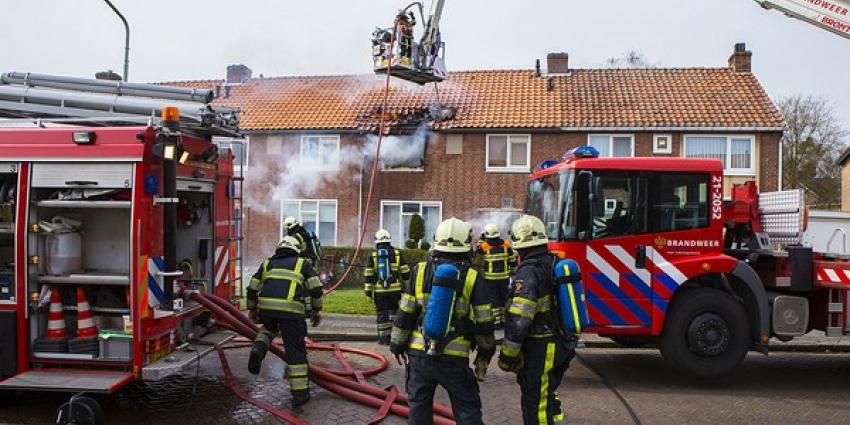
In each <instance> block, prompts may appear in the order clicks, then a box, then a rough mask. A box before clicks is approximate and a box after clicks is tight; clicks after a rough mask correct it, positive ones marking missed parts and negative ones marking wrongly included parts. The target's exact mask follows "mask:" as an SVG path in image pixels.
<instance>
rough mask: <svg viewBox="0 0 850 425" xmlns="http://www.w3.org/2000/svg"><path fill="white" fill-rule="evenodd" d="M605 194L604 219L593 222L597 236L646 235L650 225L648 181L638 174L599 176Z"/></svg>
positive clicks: (600, 218) (603, 194) (611, 173)
mask: <svg viewBox="0 0 850 425" xmlns="http://www.w3.org/2000/svg"><path fill="white" fill-rule="evenodd" d="M596 177H598V178H599V183H598V184H599V188H600V191H601V193H602V200H601V201H602V202H601V205H600V207H601V208H600V210H601V216H597V217H595V218H594V220H593V237H594V238H605V237H611V236H623V235H634V234H638V233H643V232H644V229H645V227H646V226H645V223H646V202H645V199H646V193H647V186H646V179H643V178H639V177H638V176H637V174H636V173H629V172H621V171H614V172H612V171H604V172H598V173H596Z"/></svg>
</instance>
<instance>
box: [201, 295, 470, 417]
mask: <svg viewBox="0 0 850 425" xmlns="http://www.w3.org/2000/svg"><path fill="white" fill-rule="evenodd" d="M190 298H191V299H192V300H194V301H196V302H197V303H199V304H201V305H202V306H204V307H205V308H206V309H207V310H209V311H211V312H212V313H213V314H214V315H215V316H216V318H217V319H218V320H219V321H220V322H221V323H222V324H224V325H225V326H224V327H227V328H230V329H232V330H234V331H235V332H237V333H239V334H240V335H242V336H244V337H246V338H248V339H250V340H253V339H254V338H255V337H256V336H257V332H258V330H259V328H258V327H257V325H256V324H254V323H253V322H252V321H251V320H250V319H249V318H248V317H247V316H245V315H244V314H243V313H242V312H241V311H239V309H238V308H236V307H235V306H234V305H232V304H230V303H229V302H227V300H225V299H223V298H220V297H217V296H215V295H211V294H203V293H200V292H193V293H191V295H190ZM310 346H311V348H314V349H320V350H334V351H336V350H340V349H339V348H333V347H332V346H324V345H319V344H315V343H312V341H310ZM345 350H346V351H348V352H356V353H360V352H362V350H356V349H351V348H346V349H345ZM269 351H271V352H272V353H273V354H275V355H276V356H278V357H280V358H281V359H284V358H285V353H284V351H283V349H282V348H281V347H279V346H277V345H275V344H272V345H271V346H270V347H269ZM340 351H341V350H340ZM222 354H223V353H220V354H219V356H222ZM371 354H374V355H377V354H375V353H370V357H374V355H371ZM378 356H380V355H378ZM337 358H339V356H337ZM384 360H386V359H384ZM225 364H226V361H225V362H223V364H222V365H223V366H224V365H225ZM346 364H347V363H343V365H344V366H346ZM225 369H226V370H225V372H227V371H228V370H229V367H227V368H225ZM375 369H379V370H375ZM308 370H309V376H310V380H311V381H313V382H314V383H316V384H317V385H319V386H320V387H322V388H324V389H326V390H328V391H331V392H333V393H336V394H339V395H341V396H343V397H345V398H348V399H351V400H354V401H356V402H358V403H361V404H365V405H367V406H371V407H374V408H377V409H379V411H378V414H376V415H375V417H374V418H373V419H372V421H370V422H369V423H370V424H373V423H377V422H379V421H380V420H382V419H383V417H384V416H386V415H387V414H388V413H393V414H395V415H398V416H402V417H407V416H408V415H409V411H410V409H409V408H408V406H407V403H408V399H407V397H406V396H404V395H402V394H399V393H398V391H397V390H396V389H395V388H390V389H388V390H386V389H381V388H378V387H375V386H372V385H369V384H368V383H366V382H365V379H362V378H361V377H358V376H357V374H358V373H360V374H361V375H362V376H365V373H364V372H355V371H354V370H353V368H351V367H350V365H348V366H347V367H346V370H345V371H331V370H328V369H325V368H322V367H317V366H314V365H310V366H309V369H308ZM380 370H383V369H382V368H381V366H379V367H377V368H374V369H370V370H368V371H365V372H370V373H378V372H380ZM344 376H352V377H355V378H356V379H358V381H352V380H349V379H346V378H345V377H344ZM361 379H362V381H361ZM228 381H229V384H230V382H231V381H232V382H233V383H234V384H236V385H235V386H236V387H238V383H236V382H235V380H233V379H232V378H230V379H228ZM231 388H234V387H233V386H231ZM240 390H241V389H240ZM234 392H237V396H240V398H242V396H245V397H248V396H247V394H244V391H242V395H240V394H239V393H238V391H237V390H234ZM248 398H250V397H248ZM243 400H245V398H243ZM246 401H248V400H246ZM249 402H251V403H252V404H255V405H257V406H258V407H261V408H264V409H266V410H269V408H270V409H271V410H269V412H271V413H272V414H274V415H275V416H277V417H278V418H280V419H283V420H285V421H287V422H289V423H292V424H295V425H302V424H305V422H303V421H301V420H300V419H297V418H294V417H293V416H291V415H289V414H287V413H285V412H282V411H280V410H278V409H276V408H274V407H272V406H268V405H265V406H263V405H264V403H262V402H256V400H255V401H249ZM434 424H437V425H451V424H454V419H453V415H452V413H451V409H449V408H448V407H446V406H443V405H440V404H435V405H434Z"/></svg>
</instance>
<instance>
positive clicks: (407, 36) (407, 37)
mask: <svg viewBox="0 0 850 425" xmlns="http://www.w3.org/2000/svg"><path fill="white" fill-rule="evenodd" d="M415 26H416V16H415V15H414V14H413V12H410V13H408V14H407V15H405V14H404V13H401V14H399V15H398V30H399V40H398V43H399V50H398V55H399V57H400V58H399V61H400V62H401V64H402V65H404V66H407V67H410V66H412V65H413V27H415Z"/></svg>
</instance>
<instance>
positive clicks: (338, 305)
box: [322, 287, 375, 315]
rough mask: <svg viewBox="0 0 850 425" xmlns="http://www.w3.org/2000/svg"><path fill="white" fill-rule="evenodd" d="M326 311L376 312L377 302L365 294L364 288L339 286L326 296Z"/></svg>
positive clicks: (343, 312) (324, 309)
mask: <svg viewBox="0 0 850 425" xmlns="http://www.w3.org/2000/svg"><path fill="white" fill-rule="evenodd" d="M322 311H323V312H325V313H342V314H368V315H373V314H375V304H373V303H372V300H370V299H369V298H366V295H363V289H362V288H345V287H342V288H339V289H337V290H336V291H333V292H331V293H330V294H329V295H327V296H325V300H324V307H322Z"/></svg>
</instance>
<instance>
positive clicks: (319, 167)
mask: <svg viewBox="0 0 850 425" xmlns="http://www.w3.org/2000/svg"><path fill="white" fill-rule="evenodd" d="M310 138H318V139H319V147H321V145H322V141H323V139H325V140H331V141H333V142H335V143H336V159H337V160H336V163H334V164H322V163H317V164H313V165H312V166H310V167H309V168H310V169H311V170H315V171H338V170H339V168H340V163H341V162H342V156H341V155H342V142H341V140H340V136H339V134H302V135H301V139H300V141H299V143H298V159H299V164H300V166H304V143H305V142H306V141H307V139H310Z"/></svg>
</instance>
